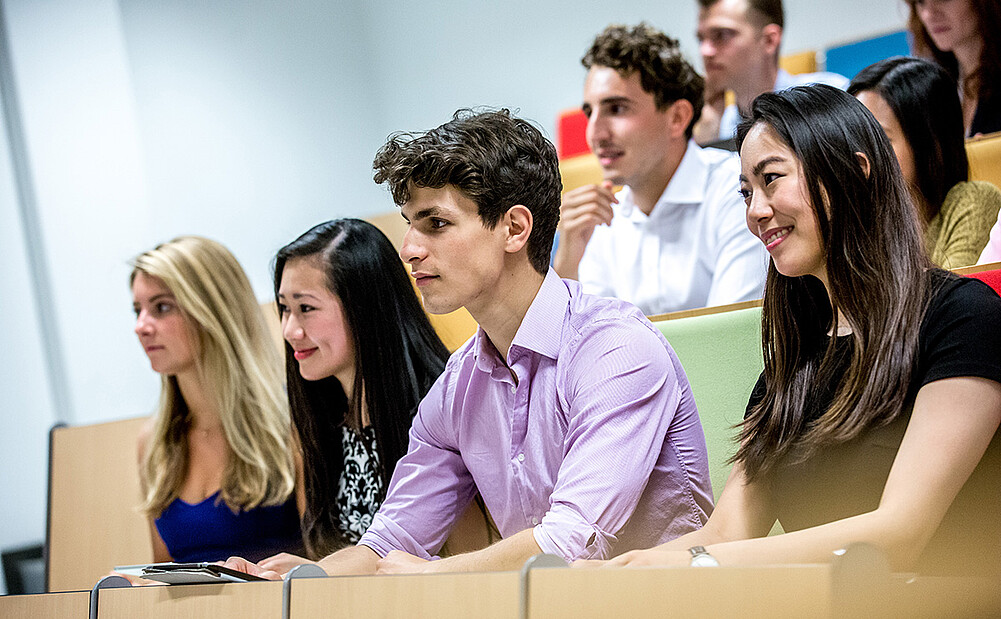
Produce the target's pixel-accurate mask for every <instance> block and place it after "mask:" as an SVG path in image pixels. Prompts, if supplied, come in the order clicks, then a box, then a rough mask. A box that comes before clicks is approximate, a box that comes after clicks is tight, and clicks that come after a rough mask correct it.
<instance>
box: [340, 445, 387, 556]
mask: <svg viewBox="0 0 1001 619" xmlns="http://www.w3.org/2000/svg"><path fill="white" fill-rule="evenodd" d="M341 430H342V439H341V443H342V445H343V446H344V472H343V473H341V480H340V484H339V486H338V488H337V507H338V510H339V511H340V518H341V522H340V528H341V531H342V532H343V533H344V538H345V539H346V540H348V541H349V542H351V543H352V544H356V543H358V540H359V539H361V536H362V534H363V533H365V531H366V530H368V527H369V525H370V524H372V518H373V517H374V516H375V512H377V511H379V505H380V502H381V501H380V498H379V497H381V496H382V494H383V482H382V476H381V475H379V452H378V451H376V448H375V429H374V428H372V426H368V427H366V428H362V430H361V432H358V431H357V430H354V429H352V428H349V427H347V426H343V427H342V428H341Z"/></svg>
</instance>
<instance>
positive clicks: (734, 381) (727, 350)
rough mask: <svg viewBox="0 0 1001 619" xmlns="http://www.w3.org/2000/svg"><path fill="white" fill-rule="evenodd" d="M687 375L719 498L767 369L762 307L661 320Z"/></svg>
mask: <svg viewBox="0 0 1001 619" xmlns="http://www.w3.org/2000/svg"><path fill="white" fill-rule="evenodd" d="M654 324H655V325H656V326H657V327H658V328H659V329H660V331H661V333H663V334H664V337H666V338H667V341H668V342H670V344H671V347H672V348H674V352H675V353H677V355H678V358H679V359H680V360H681V364H682V365H683V366H684V368H685V373H686V374H687V375H688V382H689V383H690V384H691V386H692V393H693V394H694V396H695V403H696V404H697V405H698V407H699V417H700V418H701V420H702V429H703V431H704V432H705V434H706V445H707V447H708V449H709V473H710V476H711V479H712V484H713V494H714V496H715V497H716V498H719V495H720V493H721V492H722V491H723V484H724V483H725V482H726V478H727V476H728V475H729V474H730V464H729V463H728V460H729V459H730V457H731V456H733V454H734V453H735V452H736V448H737V442H736V437H737V429H736V428H734V424H737V423H739V422H740V421H741V420H742V419H743V418H744V410H745V408H746V407H747V400H748V397H749V396H750V395H751V389H752V388H753V387H754V383H755V381H757V379H758V376H759V375H760V374H761V371H762V369H763V368H764V361H763V358H762V354H761V308H760V307H752V308H748V309H740V310H734V311H727V312H721V313H716V314H707V315H700V316H691V317H687V318H677V319H673V320H659V321H656V322H654Z"/></svg>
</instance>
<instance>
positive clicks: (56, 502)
mask: <svg viewBox="0 0 1001 619" xmlns="http://www.w3.org/2000/svg"><path fill="white" fill-rule="evenodd" d="M146 420H147V418H146V417H139V418H136V419H125V420H122V421H112V422H110V423H100V424H95V425H88V426H74V427H65V426H64V427H56V428H53V429H52V432H51V434H50V437H49V518H48V520H49V522H48V533H47V536H48V540H47V543H48V561H47V563H46V582H47V585H48V590H49V591H79V590H83V589H90V588H92V587H93V586H94V585H95V584H96V583H97V581H98V580H100V579H101V578H102V577H104V576H106V575H107V574H108V572H110V571H111V569H112V568H113V567H115V566H116V565H132V564H137V563H149V562H152V560H153V548H152V546H151V545H150V537H149V535H150V531H149V523H148V521H147V519H146V517H145V516H144V515H143V514H142V513H140V512H139V510H138V509H137V508H138V505H139V501H140V496H139V494H140V491H139V471H138V467H137V464H136V440H137V439H138V437H139V431H140V430H141V429H142V427H143V425H144V424H145V423H146Z"/></svg>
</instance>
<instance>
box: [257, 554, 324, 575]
mask: <svg viewBox="0 0 1001 619" xmlns="http://www.w3.org/2000/svg"><path fill="white" fill-rule="evenodd" d="M304 563H313V564H314V565H315V564H316V562H315V561H310V560H309V559H307V558H305V557H299V556H296V555H292V554H289V553H287V552H282V553H279V554H276V555H274V556H273V557H268V558H267V559H261V560H260V561H258V562H257V567H260V568H261V569H264V570H271V571H272V572H275V573H277V574H283V575H284V574H287V573H288V572H289V571H290V570H291V569H292V568H293V567H296V566H297V565H303V564H304Z"/></svg>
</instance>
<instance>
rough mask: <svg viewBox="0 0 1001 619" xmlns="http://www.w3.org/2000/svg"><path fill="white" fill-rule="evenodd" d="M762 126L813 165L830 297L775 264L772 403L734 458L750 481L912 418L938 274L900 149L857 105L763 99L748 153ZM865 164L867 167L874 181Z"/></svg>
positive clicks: (769, 363) (798, 95)
mask: <svg viewBox="0 0 1001 619" xmlns="http://www.w3.org/2000/svg"><path fill="white" fill-rule="evenodd" d="M759 123H761V124H764V125H767V126H768V127H770V128H771V129H773V130H774V131H775V133H776V134H777V135H778V136H779V137H780V138H781V139H782V140H783V141H784V142H785V143H786V144H787V145H788V146H789V148H790V149H791V150H792V151H793V152H794V153H795V154H796V157H797V158H798V159H799V162H800V164H801V165H802V173H803V176H804V178H805V181H806V186H807V191H808V196H809V199H810V202H811V204H812V206H813V211H814V213H815V214H816V217H817V222H818V228H819V230H820V236H821V245H822V247H821V249H822V250H823V252H824V256H825V266H826V271H827V279H828V285H829V286H830V296H828V294H827V291H826V289H825V287H824V285H823V284H822V283H821V282H820V281H819V280H818V279H816V278H815V277H812V276H803V277H786V276H784V275H782V274H781V273H779V272H778V271H777V270H776V269H775V264H774V263H772V264H770V265H769V268H768V278H767V280H766V283H765V296H764V304H763V308H762V324H761V335H762V344H763V349H764V362H765V372H764V376H765V388H766V393H765V396H764V398H763V399H762V400H761V402H760V403H758V404H757V405H756V406H755V407H754V408H753V409H752V411H751V413H750V414H749V415H748V417H747V419H746V420H745V421H744V424H743V427H742V429H741V446H740V449H739V450H738V451H737V454H736V456H735V457H734V461H735V462H740V463H742V464H743V466H744V469H745V472H746V474H747V476H748V478H749V479H753V478H754V477H755V476H756V475H758V474H764V473H767V472H768V471H769V470H771V469H772V467H773V466H774V465H775V464H776V463H777V462H778V461H780V460H782V458H783V457H785V456H786V455H790V454H793V453H794V454H795V457H796V458H797V459H805V458H806V457H808V456H809V455H810V454H811V453H813V452H814V451H815V450H816V449H817V448H819V447H822V446H826V445H831V444H837V443H840V442H844V441H847V440H850V439H852V438H854V437H856V436H858V435H859V434H860V433H861V432H863V431H864V430H866V429H867V428H870V427H874V426H875V425H881V424H885V423H889V422H890V421H891V420H893V419H894V418H896V417H897V416H898V415H899V414H900V413H901V411H902V410H903V408H904V406H905V404H906V399H907V397H908V387H909V385H910V379H911V372H912V370H913V367H914V364H915V362H916V360H917V353H918V331H919V329H920V326H921V321H922V319H923V317H924V313H925V308H926V307H927V300H926V297H927V295H926V284H925V274H924V273H925V270H926V269H927V268H929V267H930V266H931V265H930V263H929V261H928V258H927V257H926V255H925V252H924V249H923V246H922V242H921V235H920V232H919V228H918V222H917V218H916V216H915V211H914V207H913V205H912V203H911V198H910V195H909V193H908V190H907V188H906V186H905V183H904V181H903V178H902V177H901V174H900V168H899V166H898V165H897V161H896V158H895V156H894V154H893V149H892V147H891V146H890V142H889V140H888V139H887V137H886V134H885V133H883V130H882V129H881V128H880V126H879V125H878V124H877V123H876V121H875V119H873V117H872V115H871V114H870V113H869V111H868V110H867V109H866V108H865V106H863V105H862V104H861V103H860V102H859V101H858V100H857V99H855V98H854V97H852V96H851V95H849V94H848V93H846V92H843V91H840V90H838V89H836V88H832V87H830V86H825V85H815V86H804V87H797V88H792V89H789V90H785V91H782V92H778V93H766V94H763V95H761V96H759V97H758V98H757V99H755V101H754V104H753V106H752V109H751V117H750V118H749V119H748V120H747V121H745V122H743V123H742V124H741V125H740V126H739V127H738V130H737V145H738V147H739V146H741V145H743V142H744V139H745V138H746V137H747V134H748V132H749V131H750V129H751V127H753V126H754V125H756V124H759ZM857 153H862V155H864V156H865V158H866V159H868V162H869V170H868V174H867V173H866V170H865V169H864V168H863V166H862V165H861V163H860V160H859V157H858V154H857ZM838 310H840V311H841V313H842V314H843V315H844V316H845V317H846V319H847V320H848V322H849V323H850V326H851V327H852V330H853V332H852V338H853V339H854V342H853V343H854V347H853V350H852V353H851V360H850V364H849V368H848V370H847V372H846V373H845V374H844V376H843V377H842V378H841V381H840V384H839V386H838V389H837V391H836V394H835V397H834V401H833V403H832V404H831V406H830V408H829V409H828V410H827V411H825V412H824V413H823V414H822V415H821V417H820V418H819V419H817V420H816V421H814V422H809V423H808V422H807V419H806V415H805V413H806V411H805V410H804V408H805V406H804V404H805V402H806V401H807V394H808V393H809V392H811V391H812V390H813V389H814V388H815V387H816V385H815V382H816V379H817V377H818V375H825V373H826V374H830V368H832V367H833V364H834V362H835V339H836V338H834V337H831V338H830V339H829V340H828V341H827V342H826V343H825V335H826V334H827V333H829V332H833V333H837V327H838ZM825 348H826V352H824V355H823V357H822V359H821V360H820V361H819V363H818V362H817V361H816V360H815V359H816V354H817V353H818V352H819V351H824V349H825Z"/></svg>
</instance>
